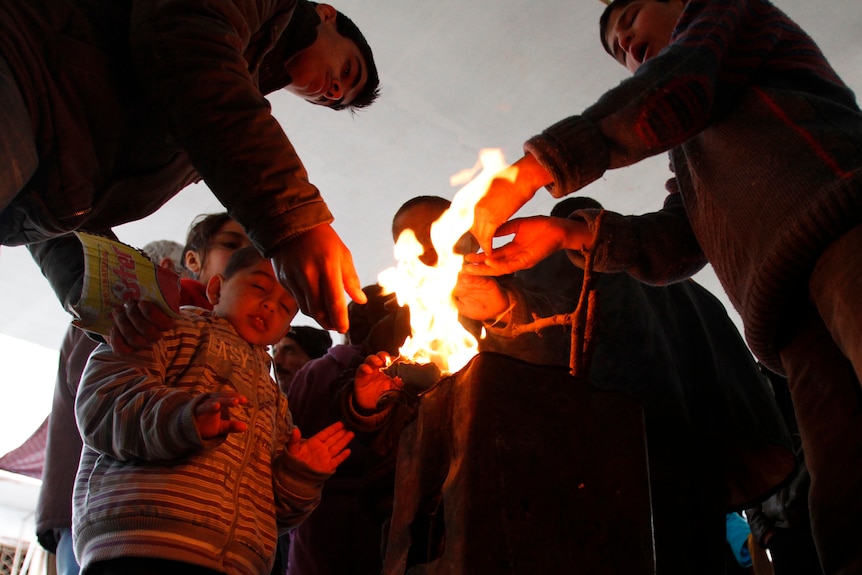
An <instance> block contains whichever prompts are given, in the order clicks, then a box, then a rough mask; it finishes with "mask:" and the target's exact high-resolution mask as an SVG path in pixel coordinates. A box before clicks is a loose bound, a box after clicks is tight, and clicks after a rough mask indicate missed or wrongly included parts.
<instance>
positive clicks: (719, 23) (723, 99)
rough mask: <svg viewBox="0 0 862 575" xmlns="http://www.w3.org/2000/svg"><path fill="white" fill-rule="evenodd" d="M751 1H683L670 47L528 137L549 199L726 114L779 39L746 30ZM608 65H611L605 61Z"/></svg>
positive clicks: (769, 31)
mask: <svg viewBox="0 0 862 575" xmlns="http://www.w3.org/2000/svg"><path fill="white" fill-rule="evenodd" d="M755 5H756V6H757V7H759V8H760V9H761V10H764V11H767V9H766V8H764V7H763V6H764V3H762V2H759V1H758V0H729V1H726V0H721V1H719V0H690V1H689V2H688V5H687V7H686V8H685V11H684V13H683V16H682V18H681V20H680V22H679V24H678V25H677V28H676V30H675V32H674V37H673V38H672V42H671V45H670V46H668V47H667V48H665V49H664V50H663V51H662V52H660V53H659V54H658V55H657V56H656V57H654V58H652V59H651V60H649V61H648V62H646V63H645V64H643V65H642V66H641V67H640V68H638V70H637V72H636V73H635V74H634V75H633V76H632V77H631V78H629V79H627V80H625V81H623V82H622V83H620V84H619V85H618V86H617V87H616V88H613V89H611V90H609V91H607V92H606V93H605V94H604V95H603V96H602V97H601V98H600V99H599V100H598V101H597V102H596V103H595V104H594V105H593V106H591V107H590V108H588V109H587V110H585V111H584V112H583V114H581V115H578V116H572V117H569V118H566V119H564V120H562V121H560V122H558V123H556V124H554V125H553V126H551V127H549V128H548V129H546V130H545V131H544V132H543V133H542V134H540V135H538V136H535V137H534V138H531V139H530V140H528V141H527V142H526V143H525V145H524V149H525V151H526V152H529V153H531V154H532V155H533V156H535V157H536V159H537V160H538V161H539V162H540V163H541V164H542V165H543V166H544V167H545V169H547V170H548V172H549V174H550V175H551V176H552V177H553V183H552V184H551V185H550V186H548V189H549V191H550V192H551V193H552V194H553V195H554V196H555V197H563V196H565V195H567V194H570V193H572V192H574V191H576V190H579V189H581V188H583V187H584V186H586V185H587V184H589V183H591V182H593V181H595V180H596V179H598V178H600V177H601V176H602V174H604V172H605V171H606V170H608V169H612V168H619V167H623V166H629V165H632V164H635V163H637V162H639V161H640V160H642V159H644V158H647V157H650V156H654V155H656V154H659V153H661V152H664V151H667V150H669V149H671V148H673V147H675V146H678V145H680V144H682V143H684V142H685V141H686V140H688V139H689V138H691V137H692V136H694V135H695V134H697V133H699V132H700V131H701V130H703V129H704V128H705V127H706V126H708V125H709V124H710V123H711V122H712V121H714V120H715V119H716V118H718V117H720V116H721V115H723V114H724V113H726V111H727V110H728V109H730V108H731V107H732V106H733V105H734V103H735V102H736V101H738V99H739V98H740V97H741V95H742V93H743V92H744V90H745V89H746V88H747V87H748V86H749V85H750V84H751V81H752V78H753V76H754V75H755V74H756V73H758V71H759V65H760V64H761V63H762V62H763V61H764V60H765V59H767V58H768V57H769V56H770V54H771V52H772V49H773V47H774V45H775V44H776V43H777V42H778V41H779V39H780V34H777V33H776V29H775V27H773V26H770V25H767V24H768V23H766V22H764V23H763V25H762V26H751V25H750V22H748V21H747V20H748V19H749V18H751V17H752V16H751V14H750V12H751V11H752V10H753V8H752V6H755ZM608 63H609V65H610V60H609V61H608Z"/></svg>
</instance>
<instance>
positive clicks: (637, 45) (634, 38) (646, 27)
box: [605, 0, 685, 73]
mask: <svg viewBox="0 0 862 575" xmlns="http://www.w3.org/2000/svg"><path fill="white" fill-rule="evenodd" d="M684 7H685V0H669V1H668V2H659V1H658V0H635V1H634V2H631V3H630V4H627V5H625V6H623V7H622V8H619V9H617V10H613V11H611V14H610V17H609V18H608V24H607V29H606V30H605V41H606V42H607V45H608V46H609V47H610V49H611V53H612V54H613V56H614V58H615V59H616V60H617V61H618V62H619V63H620V64H622V65H623V66H625V67H626V68H628V69H629V71H631V72H632V73H634V72H635V71H636V70H637V69H638V68H640V66H641V64H643V63H644V62H646V61H647V60H649V59H650V58H652V57H653V56H655V55H656V54H658V53H659V52H661V51H662V49H664V48H665V47H667V45H668V44H670V38H671V34H672V33H673V29H674V28H675V27H676V23H677V22H678V21H679V17H680V16H681V15H682V10H683V8H684Z"/></svg>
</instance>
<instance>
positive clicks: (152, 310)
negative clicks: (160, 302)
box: [137, 301, 174, 332]
mask: <svg viewBox="0 0 862 575" xmlns="http://www.w3.org/2000/svg"><path fill="white" fill-rule="evenodd" d="M137 307H138V309H139V311H140V312H141V315H142V316H143V317H144V318H145V319H147V320H148V321H149V322H150V323H152V324H154V325H155V326H156V327H157V328H158V330H159V331H160V332H164V331H167V330H169V329H171V328H172V327H174V319H173V318H172V317H171V316H169V315H168V314H166V313H165V312H164V311H162V310H161V309H160V308H159V307H158V306H156V305H155V304H153V303H151V302H148V301H142V302H138V306H137Z"/></svg>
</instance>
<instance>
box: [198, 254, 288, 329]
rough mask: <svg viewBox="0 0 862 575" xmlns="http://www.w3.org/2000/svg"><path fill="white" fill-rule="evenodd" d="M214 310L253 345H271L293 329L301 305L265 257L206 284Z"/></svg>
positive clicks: (214, 277) (216, 277) (217, 276)
mask: <svg viewBox="0 0 862 575" xmlns="http://www.w3.org/2000/svg"><path fill="white" fill-rule="evenodd" d="M207 295H208V296H210V301H214V307H213V311H214V312H215V314H216V315H217V316H219V317H221V318H224V319H226V320H227V321H229V322H230V324H231V325H232V326H233V327H234V329H235V330H236V332H237V333H238V334H239V335H240V337H242V338H243V339H244V340H246V341H247V342H249V343H250V344H252V345H272V344H274V343H275V342H277V341H278V340H279V339H281V337H282V336H283V335H284V334H285V333H287V330H288V329H290V322H291V321H292V320H293V318H294V316H296V312H297V311H298V309H299V306H298V305H297V303H296V300H295V299H293V296H292V295H291V294H290V292H288V291H287V290H286V289H284V287H282V285H281V284H280V283H278V280H277V279H276V278H275V274H274V273H273V271H272V264H271V263H270V262H269V260H264V261H262V262H260V263H259V264H257V265H256V266H252V267H250V268H246V269H244V270H240V271H238V272H237V273H235V274H234V275H233V276H231V277H230V279H228V280H225V279H224V278H223V276H221V275H216V276H213V277H212V278H210V281H209V283H208V284H207Z"/></svg>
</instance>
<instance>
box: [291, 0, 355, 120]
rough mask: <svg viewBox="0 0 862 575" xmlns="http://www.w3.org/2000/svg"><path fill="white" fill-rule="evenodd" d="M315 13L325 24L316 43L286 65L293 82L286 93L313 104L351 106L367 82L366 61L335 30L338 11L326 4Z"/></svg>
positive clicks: (319, 28)
mask: <svg viewBox="0 0 862 575" xmlns="http://www.w3.org/2000/svg"><path fill="white" fill-rule="evenodd" d="M316 9H317V13H318V14H319V15H320V17H321V20H322V21H321V23H320V25H319V26H318V29H317V39H316V40H315V41H314V44H312V45H311V46H309V47H308V48H306V49H304V50H302V51H301V52H299V53H298V54H296V55H295V56H294V57H293V58H291V59H290V60H288V62H287V64H285V69H286V70H287V73H288V74H290V77H291V78H292V82H291V83H290V84H288V85H287V86H285V90H287V91H288V92H290V93H292V94H296V95H297V96H299V97H300V98H303V99H304V100H306V101H308V102H311V103H312V104H318V105H321V106H332V105H333V104H336V103H337V104H342V105H349V104H350V103H351V102H352V101H353V100H354V99H356V96H357V95H358V94H359V93H360V92H361V91H362V89H363V88H364V87H365V82H366V81H367V80H368V71H367V66H366V63H365V58H363V57H362V54H361V53H360V52H359V48H358V47H357V46H356V44H355V43H354V42H353V41H352V40H350V39H349V38H347V37H345V36H342V35H341V34H340V33H339V32H338V30H336V28H335V17H336V14H337V12H336V11H335V9H334V8H333V7H332V6H329V5H326V4H318V5H317V7H316Z"/></svg>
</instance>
